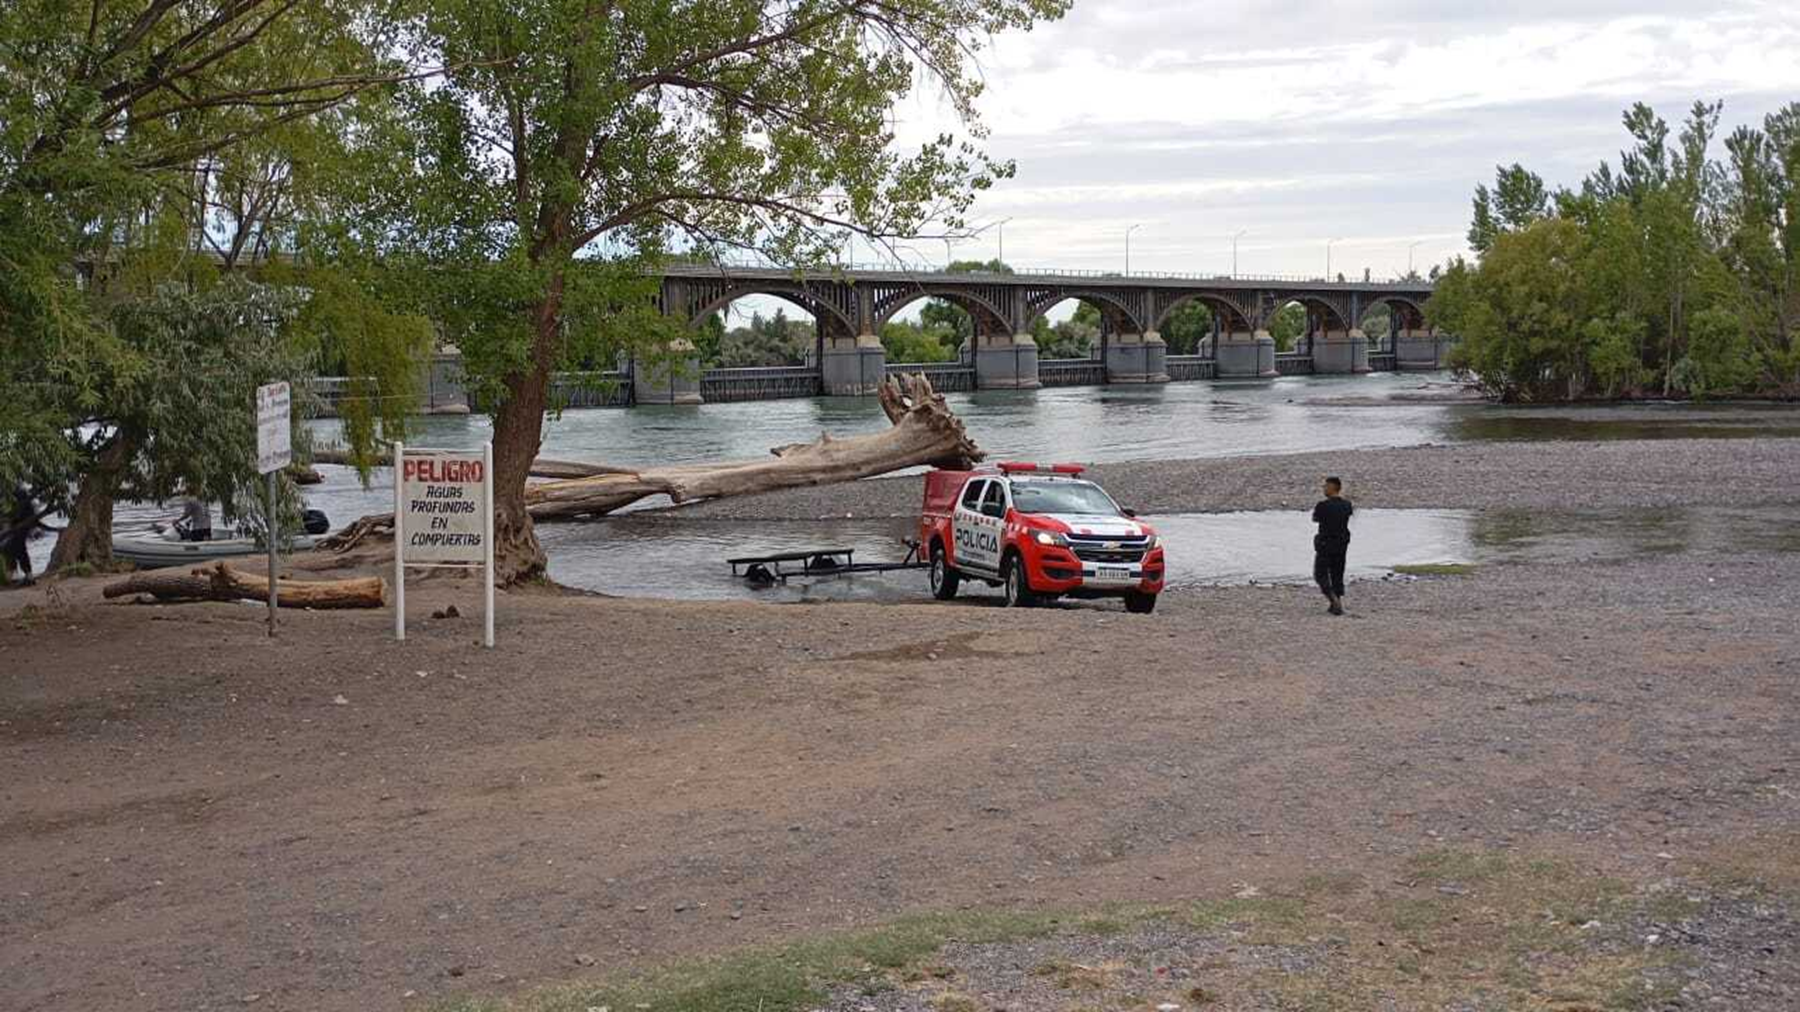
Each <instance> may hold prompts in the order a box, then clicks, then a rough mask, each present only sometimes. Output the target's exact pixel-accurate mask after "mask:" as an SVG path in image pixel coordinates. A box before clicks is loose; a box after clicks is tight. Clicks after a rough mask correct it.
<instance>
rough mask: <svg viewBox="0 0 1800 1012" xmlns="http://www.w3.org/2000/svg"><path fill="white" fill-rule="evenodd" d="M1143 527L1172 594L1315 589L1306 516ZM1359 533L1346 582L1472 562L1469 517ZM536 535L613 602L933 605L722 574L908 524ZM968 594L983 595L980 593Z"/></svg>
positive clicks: (864, 545)
mask: <svg viewBox="0 0 1800 1012" xmlns="http://www.w3.org/2000/svg"><path fill="white" fill-rule="evenodd" d="M1146 519H1147V520H1149V521H1150V522H1151V523H1152V524H1154V525H1155V526H1156V529H1157V530H1158V532H1160V533H1161V534H1162V536H1163V542H1164V544H1165V545H1166V547H1167V554H1168V560H1169V577H1168V579H1169V584H1170V586H1172V587H1192V586H1202V585H1215V584H1235V583H1249V582H1299V581H1305V580H1308V579H1311V576H1312V533H1313V525H1312V520H1311V516H1310V514H1309V513H1304V512H1298V511H1279V512H1278V511H1268V512H1254V513H1192V514H1179V515H1174V516H1162V517H1147V518H1146ZM1352 532H1353V536H1354V542H1353V544H1352V550H1351V553H1350V568H1349V572H1350V574H1351V575H1352V576H1357V577H1369V576H1379V575H1381V574H1383V573H1386V572H1387V571H1388V570H1390V569H1391V568H1392V567H1394V566H1397V565H1404V564H1409V563H1425V562H1461V561H1467V560H1468V559H1469V558H1470V557H1471V553H1472V551H1473V547H1472V543H1471V540H1470V533H1469V532H1470V516H1469V514H1466V513H1461V512H1457V511H1449V510H1377V509H1369V510H1363V511H1360V512H1359V513H1357V515H1356V519H1355V520H1354V521H1353V522H1352ZM541 535H542V537H543V539H544V548H545V550H546V551H547V552H548V553H549V556H550V576H551V578H552V579H555V580H556V581H557V582H559V583H563V584H567V585H570V586H575V587H582V588H585V589H588V590H597V591H601V592H603V593H609V594H619V595H625V596H646V597H673V598H756V599H760V600H780V601H795V600H814V599H840V600H849V599H863V600H918V599H923V598H924V597H925V596H926V590H925V574H924V572H923V571H921V570H909V571H901V572H896V573H885V574H873V575H870V574H861V575H857V576H854V577H850V578H844V579H840V578H831V579H819V580H813V581H807V582H805V583H800V582H795V583H793V584H791V585H789V586H788V587H785V588H783V587H776V588H771V589H766V590H765V589H752V588H751V587H750V586H749V585H748V584H746V583H745V582H744V581H742V580H740V579H735V578H733V577H732V575H731V570H730V567H728V566H727V565H726V564H725V560H726V559H727V558H729V557H737V556H755V555H772V554H776V553H780V552H794V551H802V550H805V549H810V548H827V547H829V548H853V549H855V550H856V561H858V562H898V561H901V560H902V559H904V558H905V556H906V554H907V548H906V546H905V545H904V544H903V543H902V541H901V539H902V538H906V537H913V536H916V529H915V527H914V525H913V524H912V523H911V522H909V521H907V520H904V519H898V520H825V521H809V522H805V523H800V522H792V521H759V522H744V521H714V520H686V519H682V518H679V517H668V516H642V515H640V516H621V517H615V518H612V519H609V520H602V521H597V522H594V523H588V524H574V525H568V524H565V525H558V526H555V527H545V528H543V529H542V531H541ZM971 593H972V594H973V595H974V596H980V595H981V594H982V593H983V589H982V588H979V587H977V588H974V589H973V590H972V591H971ZM996 593H997V592H996Z"/></svg>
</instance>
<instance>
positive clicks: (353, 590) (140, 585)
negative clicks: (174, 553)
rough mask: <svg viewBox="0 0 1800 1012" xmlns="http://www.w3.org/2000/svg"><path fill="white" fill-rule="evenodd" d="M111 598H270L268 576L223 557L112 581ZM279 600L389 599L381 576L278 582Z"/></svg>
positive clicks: (348, 602) (362, 603)
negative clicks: (207, 563)
mask: <svg viewBox="0 0 1800 1012" xmlns="http://www.w3.org/2000/svg"><path fill="white" fill-rule="evenodd" d="M100 593H101V595H102V596H104V597H108V598H114V597H129V596H131V595H134V594H148V595H150V596H151V597H154V598H156V599H157V600H159V601H267V600H268V599H269V578H268V577H267V576H261V575H258V574H255V573H246V572H244V571H243V570H241V569H234V568H232V567H231V566H228V565H226V564H225V563H223V562H217V563H214V564H213V565H211V566H203V567H200V568H198V569H193V570H190V571H188V572H186V573H175V572H170V571H168V570H161V569H153V570H149V571H147V572H142V573H133V574H131V575H130V576H127V577H126V578H125V579H123V580H119V581H118V582H116V583H109V584H107V585H106V586H105V587H104V588H103V589H102V590H101V591H100ZM275 598H276V601H275V603H276V604H277V605H278V606H279V607H282V608H315V609H341V608H380V607H382V606H383V605H385V604H387V599H388V598H387V581H385V580H383V579H382V578H381V577H379V576H371V577H365V578H362V579H356V580H283V579H277V580H276V581H275Z"/></svg>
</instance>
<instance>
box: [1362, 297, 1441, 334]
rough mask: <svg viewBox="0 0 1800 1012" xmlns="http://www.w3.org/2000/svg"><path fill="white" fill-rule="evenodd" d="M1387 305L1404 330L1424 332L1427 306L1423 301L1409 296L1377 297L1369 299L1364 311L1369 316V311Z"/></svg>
mask: <svg viewBox="0 0 1800 1012" xmlns="http://www.w3.org/2000/svg"><path fill="white" fill-rule="evenodd" d="M1382 305H1385V306H1387V307H1388V309H1389V310H1390V311H1391V312H1392V313H1393V315H1394V317H1395V318H1396V322H1397V323H1398V324H1399V327H1400V329H1402V330H1424V329H1426V324H1425V304H1424V302H1423V301H1422V300H1419V299H1415V298H1412V297H1411V296H1407V295H1385V294H1383V295H1375V296H1372V297H1370V298H1369V300H1368V302H1367V303H1366V304H1365V306H1364V309H1363V315H1364V316H1367V315H1368V313H1369V310H1371V309H1374V308H1375V307H1376V306H1382Z"/></svg>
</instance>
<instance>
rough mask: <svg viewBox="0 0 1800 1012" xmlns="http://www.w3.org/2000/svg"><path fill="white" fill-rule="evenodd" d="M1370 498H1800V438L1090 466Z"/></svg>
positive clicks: (1233, 492)
mask: <svg viewBox="0 0 1800 1012" xmlns="http://www.w3.org/2000/svg"><path fill="white" fill-rule="evenodd" d="M1327 474H1336V475H1341V476H1342V477H1343V478H1344V481H1345V486H1346V494H1347V495H1349V496H1350V497H1351V498H1352V499H1353V500H1355V501H1356V503H1357V504H1358V505H1361V506H1384V507H1421V508H1440V509H1490V508H1497V507H1509V508H1523V509H1549V510H1586V509H1621V508H1630V507H1670V506H1764V505H1774V504H1782V503H1788V502H1791V500H1792V498H1793V496H1794V494H1795V484H1796V480H1797V476H1800V439H1767V438H1760V439H1754V438H1751V439H1651V440H1614V441H1607V442H1574V441H1560V440H1558V441H1541V442H1493V443H1467V444H1459V445H1455V446H1417V447H1406V448H1400V449H1385V450H1353V451H1344V452H1333V453H1302V454H1290V455H1280V456H1264V457H1223V458H1207V459H1201V460H1167V461H1150V462H1136V463H1120V464H1102V465H1098V466H1096V467H1094V468H1093V469H1092V470H1091V471H1089V472H1088V476H1089V477H1091V478H1093V479H1094V480H1096V481H1098V482H1100V483H1101V484H1102V485H1104V486H1105V487H1106V489H1107V490H1108V491H1109V492H1111V493H1112V495H1113V497H1114V498H1115V499H1117V500H1119V501H1120V502H1121V503H1123V504H1125V505H1127V506H1129V507H1131V508H1133V509H1135V510H1137V511H1139V512H1141V513H1185V512H1215V511H1220V510H1252V509H1290V508H1293V509H1297V508H1300V507H1302V506H1310V505H1311V504H1312V503H1313V502H1314V501H1316V500H1317V498H1318V495H1317V493H1318V487H1319V482H1320V479H1322V478H1323V477H1324V476H1325V475H1327ZM921 485H922V482H921V479H919V478H918V477H916V476H909V477H897V478H878V479H873V480H869V481H860V482H856V483H854V484H851V485H833V486H828V487H822V488H807V489H793V490H788V491H783V492H775V493H770V494H767V495H761V496H752V497H746V498H742V499H725V500H719V501H715V502H708V503H698V504H695V505H693V506H687V507H682V508H680V515H682V516H691V517H697V518H711V519H745V520H807V519H813V518H817V517H826V516H839V517H841V516H844V515H846V514H849V515H854V516H859V517H881V516H914V515H917V512H918V508H919V495H920V489H921Z"/></svg>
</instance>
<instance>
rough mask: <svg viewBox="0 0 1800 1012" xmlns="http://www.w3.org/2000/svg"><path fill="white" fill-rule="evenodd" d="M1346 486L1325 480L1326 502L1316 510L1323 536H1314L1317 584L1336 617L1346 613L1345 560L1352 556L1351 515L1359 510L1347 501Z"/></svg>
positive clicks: (1332, 479) (1314, 564)
mask: <svg viewBox="0 0 1800 1012" xmlns="http://www.w3.org/2000/svg"><path fill="white" fill-rule="evenodd" d="M1343 493H1344V483H1343V481H1342V480H1340V479H1338V478H1336V477H1331V478H1327V479H1325V498H1324V500H1323V501H1321V502H1320V503H1319V504H1318V505H1317V506H1314V507H1313V517H1312V518H1313V523H1315V524H1318V525H1319V533H1317V534H1315V535H1313V580H1315V581H1316V582H1317V583H1318V584H1319V590H1320V591H1322V592H1323V593H1324V594H1325V598H1326V600H1329V601H1330V602H1331V607H1330V608H1329V609H1328V610H1329V611H1330V612H1331V613H1332V614H1333V615H1342V614H1343V613H1344V557H1345V556H1346V555H1348V554H1349V552H1350V515H1351V514H1352V513H1355V512H1356V507H1355V506H1352V505H1350V500H1348V499H1346V498H1344V494H1343Z"/></svg>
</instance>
